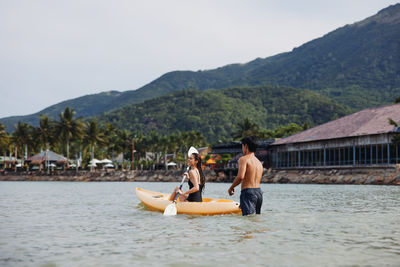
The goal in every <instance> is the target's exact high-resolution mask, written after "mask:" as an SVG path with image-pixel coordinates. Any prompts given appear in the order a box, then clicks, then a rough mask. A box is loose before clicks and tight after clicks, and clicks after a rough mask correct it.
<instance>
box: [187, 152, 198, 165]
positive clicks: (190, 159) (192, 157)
mask: <svg viewBox="0 0 400 267" xmlns="http://www.w3.org/2000/svg"><path fill="white" fill-rule="evenodd" d="M188 164H189V165H190V166H196V165H197V160H196V159H195V157H194V156H193V154H192V155H190V157H189V159H188Z"/></svg>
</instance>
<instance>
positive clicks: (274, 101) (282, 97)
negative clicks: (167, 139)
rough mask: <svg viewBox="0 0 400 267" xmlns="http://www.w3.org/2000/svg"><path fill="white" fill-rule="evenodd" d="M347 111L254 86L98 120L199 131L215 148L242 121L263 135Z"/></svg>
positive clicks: (176, 96)
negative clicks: (269, 131) (218, 139)
mask: <svg viewBox="0 0 400 267" xmlns="http://www.w3.org/2000/svg"><path fill="white" fill-rule="evenodd" d="M349 111H350V110H349V108H346V107H344V106H343V105H340V104H338V103H336V102H335V101H332V100H330V99H329V98H327V97H325V96H322V95H320V94H318V93H315V92H312V91H309V90H302V89H295V88H290V87H280V86H257V87H246V88H228V89H220V90H215V89H214V90H211V89H210V90H183V91H178V92H174V93H171V94H168V95H166V96H162V97H157V98H153V99H151V100H147V101H145V102H143V103H141V104H136V105H129V106H126V107H123V108H121V109H118V110H115V111H111V112H109V113H106V114H103V115H101V116H98V117H96V120H98V121H100V122H102V123H112V124H114V125H115V126H117V127H118V128H120V129H128V130H130V131H140V132H142V133H149V132H150V131H152V130H154V131H156V132H157V133H160V134H171V133H172V132H175V131H189V130H199V131H200V132H202V133H203V134H204V135H205V136H206V138H207V140H209V141H211V142H214V141H217V138H231V137H232V133H233V132H234V131H235V130H236V127H237V124H238V123H239V122H243V120H244V119H245V118H249V119H251V120H252V121H253V122H255V123H257V124H258V125H259V126H260V127H261V128H263V129H274V128H276V127H278V126H280V125H286V124H289V123H291V122H294V123H297V124H299V125H302V124H304V123H305V122H307V123H308V124H309V125H317V124H322V123H324V122H327V121H330V120H333V119H336V118H339V117H341V116H343V115H345V114H347V113H348V112H349Z"/></svg>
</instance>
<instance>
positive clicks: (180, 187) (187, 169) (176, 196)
mask: <svg viewBox="0 0 400 267" xmlns="http://www.w3.org/2000/svg"><path fill="white" fill-rule="evenodd" d="M189 169H190V167H187V168H186V172H188V171H189ZM185 178H186V177H185V175H183V177H182V181H181V184H180V185H179V190H181V189H182V185H183V182H185ZM178 195H179V192H176V195H175V199H174V202H175V203H176V200H177V199H178Z"/></svg>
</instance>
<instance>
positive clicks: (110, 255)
mask: <svg viewBox="0 0 400 267" xmlns="http://www.w3.org/2000/svg"><path fill="white" fill-rule="evenodd" d="M136 186H137V187H142V188H146V189H151V190H154V191H161V192H169V191H171V190H172V189H173V188H174V187H175V186H176V183H77V182H76V183H75V182H67V183H64V182H0V266H140V265H142V266H188V265H193V266H226V267H227V266H400V187H388V186H356V185H290V184H289V185H288V184H285V185H278V184H263V185H262V190H263V191H264V204H263V208H262V214H261V215H259V216H251V217H242V216H239V215H225V216H188V215H177V216H173V217H164V216H163V215H162V214H161V213H158V212H153V211H147V210H146V209H145V208H144V207H143V206H142V205H140V203H139V201H138V199H137V198H136V195H135V191H134V190H135V187H136ZM228 187H229V185H228V184H218V183H209V184H207V185H206V191H205V196H206V197H216V198H229V196H228V194H227V189H228ZM238 190H240V189H239V188H237V191H238ZM233 199H234V200H236V201H238V199H239V192H237V193H236V195H235V196H234V197H233Z"/></svg>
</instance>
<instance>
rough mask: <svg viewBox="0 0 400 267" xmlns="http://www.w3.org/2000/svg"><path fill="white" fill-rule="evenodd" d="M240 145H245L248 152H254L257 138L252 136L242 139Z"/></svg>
mask: <svg viewBox="0 0 400 267" xmlns="http://www.w3.org/2000/svg"><path fill="white" fill-rule="evenodd" d="M241 142H242V145H247V147H248V148H249V151H250V152H256V150H257V138H256V137H254V136H247V137H245V138H243V139H242V141H241Z"/></svg>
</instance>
